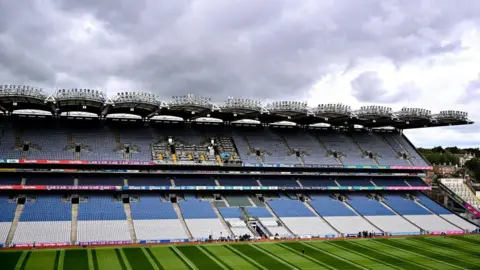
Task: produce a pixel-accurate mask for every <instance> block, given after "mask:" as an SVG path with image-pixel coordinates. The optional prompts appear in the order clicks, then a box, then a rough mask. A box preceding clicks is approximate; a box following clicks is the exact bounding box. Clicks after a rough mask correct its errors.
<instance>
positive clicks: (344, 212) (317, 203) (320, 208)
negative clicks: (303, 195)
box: [309, 195, 357, 217]
mask: <svg viewBox="0 0 480 270" xmlns="http://www.w3.org/2000/svg"><path fill="white" fill-rule="evenodd" d="M310 198H312V201H310V202H309V204H310V205H311V206H312V207H313V209H315V211H317V213H318V214H320V215H321V216H324V217H339V216H356V215H357V214H355V213H354V212H353V211H352V210H350V209H349V208H348V207H346V206H345V205H344V204H343V203H342V202H341V201H338V200H333V199H332V198H330V197H329V196H328V195H311V196H310Z"/></svg>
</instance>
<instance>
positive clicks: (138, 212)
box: [130, 195, 188, 241]
mask: <svg viewBox="0 0 480 270" xmlns="http://www.w3.org/2000/svg"><path fill="white" fill-rule="evenodd" d="M130 206H131V212H132V218H133V224H134V228H135V233H136V236H137V239H138V240H140V241H142V240H159V241H160V240H174V239H187V238H188V236H187V235H186V233H185V230H184V228H183V227H182V224H181V222H180V220H179V219H178V217H177V214H176V213H175V210H174V209H173V205H172V203H170V202H163V201H161V199H160V197H159V196H155V195H142V196H140V197H138V198H136V200H132V199H130Z"/></svg>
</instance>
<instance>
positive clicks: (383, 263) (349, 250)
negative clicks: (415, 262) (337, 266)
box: [325, 242, 403, 270]
mask: <svg viewBox="0 0 480 270" xmlns="http://www.w3.org/2000/svg"><path fill="white" fill-rule="evenodd" d="M325 244H327V245H329V246H332V247H335V248H337V249H341V250H343V251H345V252H348V253H353V254H356V255H358V256H360V257H361V258H366V259H369V260H371V261H374V262H376V263H378V264H380V265H381V266H382V267H385V266H388V267H391V268H395V269H399V270H400V269H403V268H401V267H397V266H395V265H393V264H389V263H388V262H385V261H382V260H379V259H377V258H375V257H372V256H370V255H367V254H364V253H360V252H358V251H355V250H352V249H347V248H345V247H341V246H338V245H335V243H333V242H325Z"/></svg>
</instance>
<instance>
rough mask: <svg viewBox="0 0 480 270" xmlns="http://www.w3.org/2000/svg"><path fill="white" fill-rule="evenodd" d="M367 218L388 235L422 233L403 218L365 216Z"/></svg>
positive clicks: (394, 216)
mask: <svg viewBox="0 0 480 270" xmlns="http://www.w3.org/2000/svg"><path fill="white" fill-rule="evenodd" d="M365 218H366V219H368V220H369V221H370V222H371V223H373V224H374V225H375V226H377V227H378V228H379V229H380V230H382V231H384V232H386V233H397V234H411V233H420V229H419V228H417V227H415V226H414V225H412V224H411V223H410V222H408V221H407V220H405V219H404V218H403V217H401V216H397V215H390V216H365Z"/></svg>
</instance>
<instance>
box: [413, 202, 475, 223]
mask: <svg viewBox="0 0 480 270" xmlns="http://www.w3.org/2000/svg"><path fill="white" fill-rule="evenodd" d="M414 195H415V197H417V198H418V199H419V200H418V202H419V203H420V204H422V205H423V206H425V207H426V208H428V210H430V211H432V212H433V213H435V214H437V215H439V216H440V217H441V218H443V219H445V220H446V221H448V222H449V223H451V224H453V225H455V226H457V227H459V228H461V229H462V230H465V231H473V230H475V229H476V228H477V226H476V225H475V224H472V223H471V222H468V221H466V220H465V219H463V218H461V217H459V216H457V215H455V214H454V213H452V212H450V211H449V210H448V209H446V208H444V207H443V206H441V205H439V204H437V203H435V202H434V201H432V200H431V199H430V198H428V197H427V196H425V195H423V194H421V193H416V194H414Z"/></svg>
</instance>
